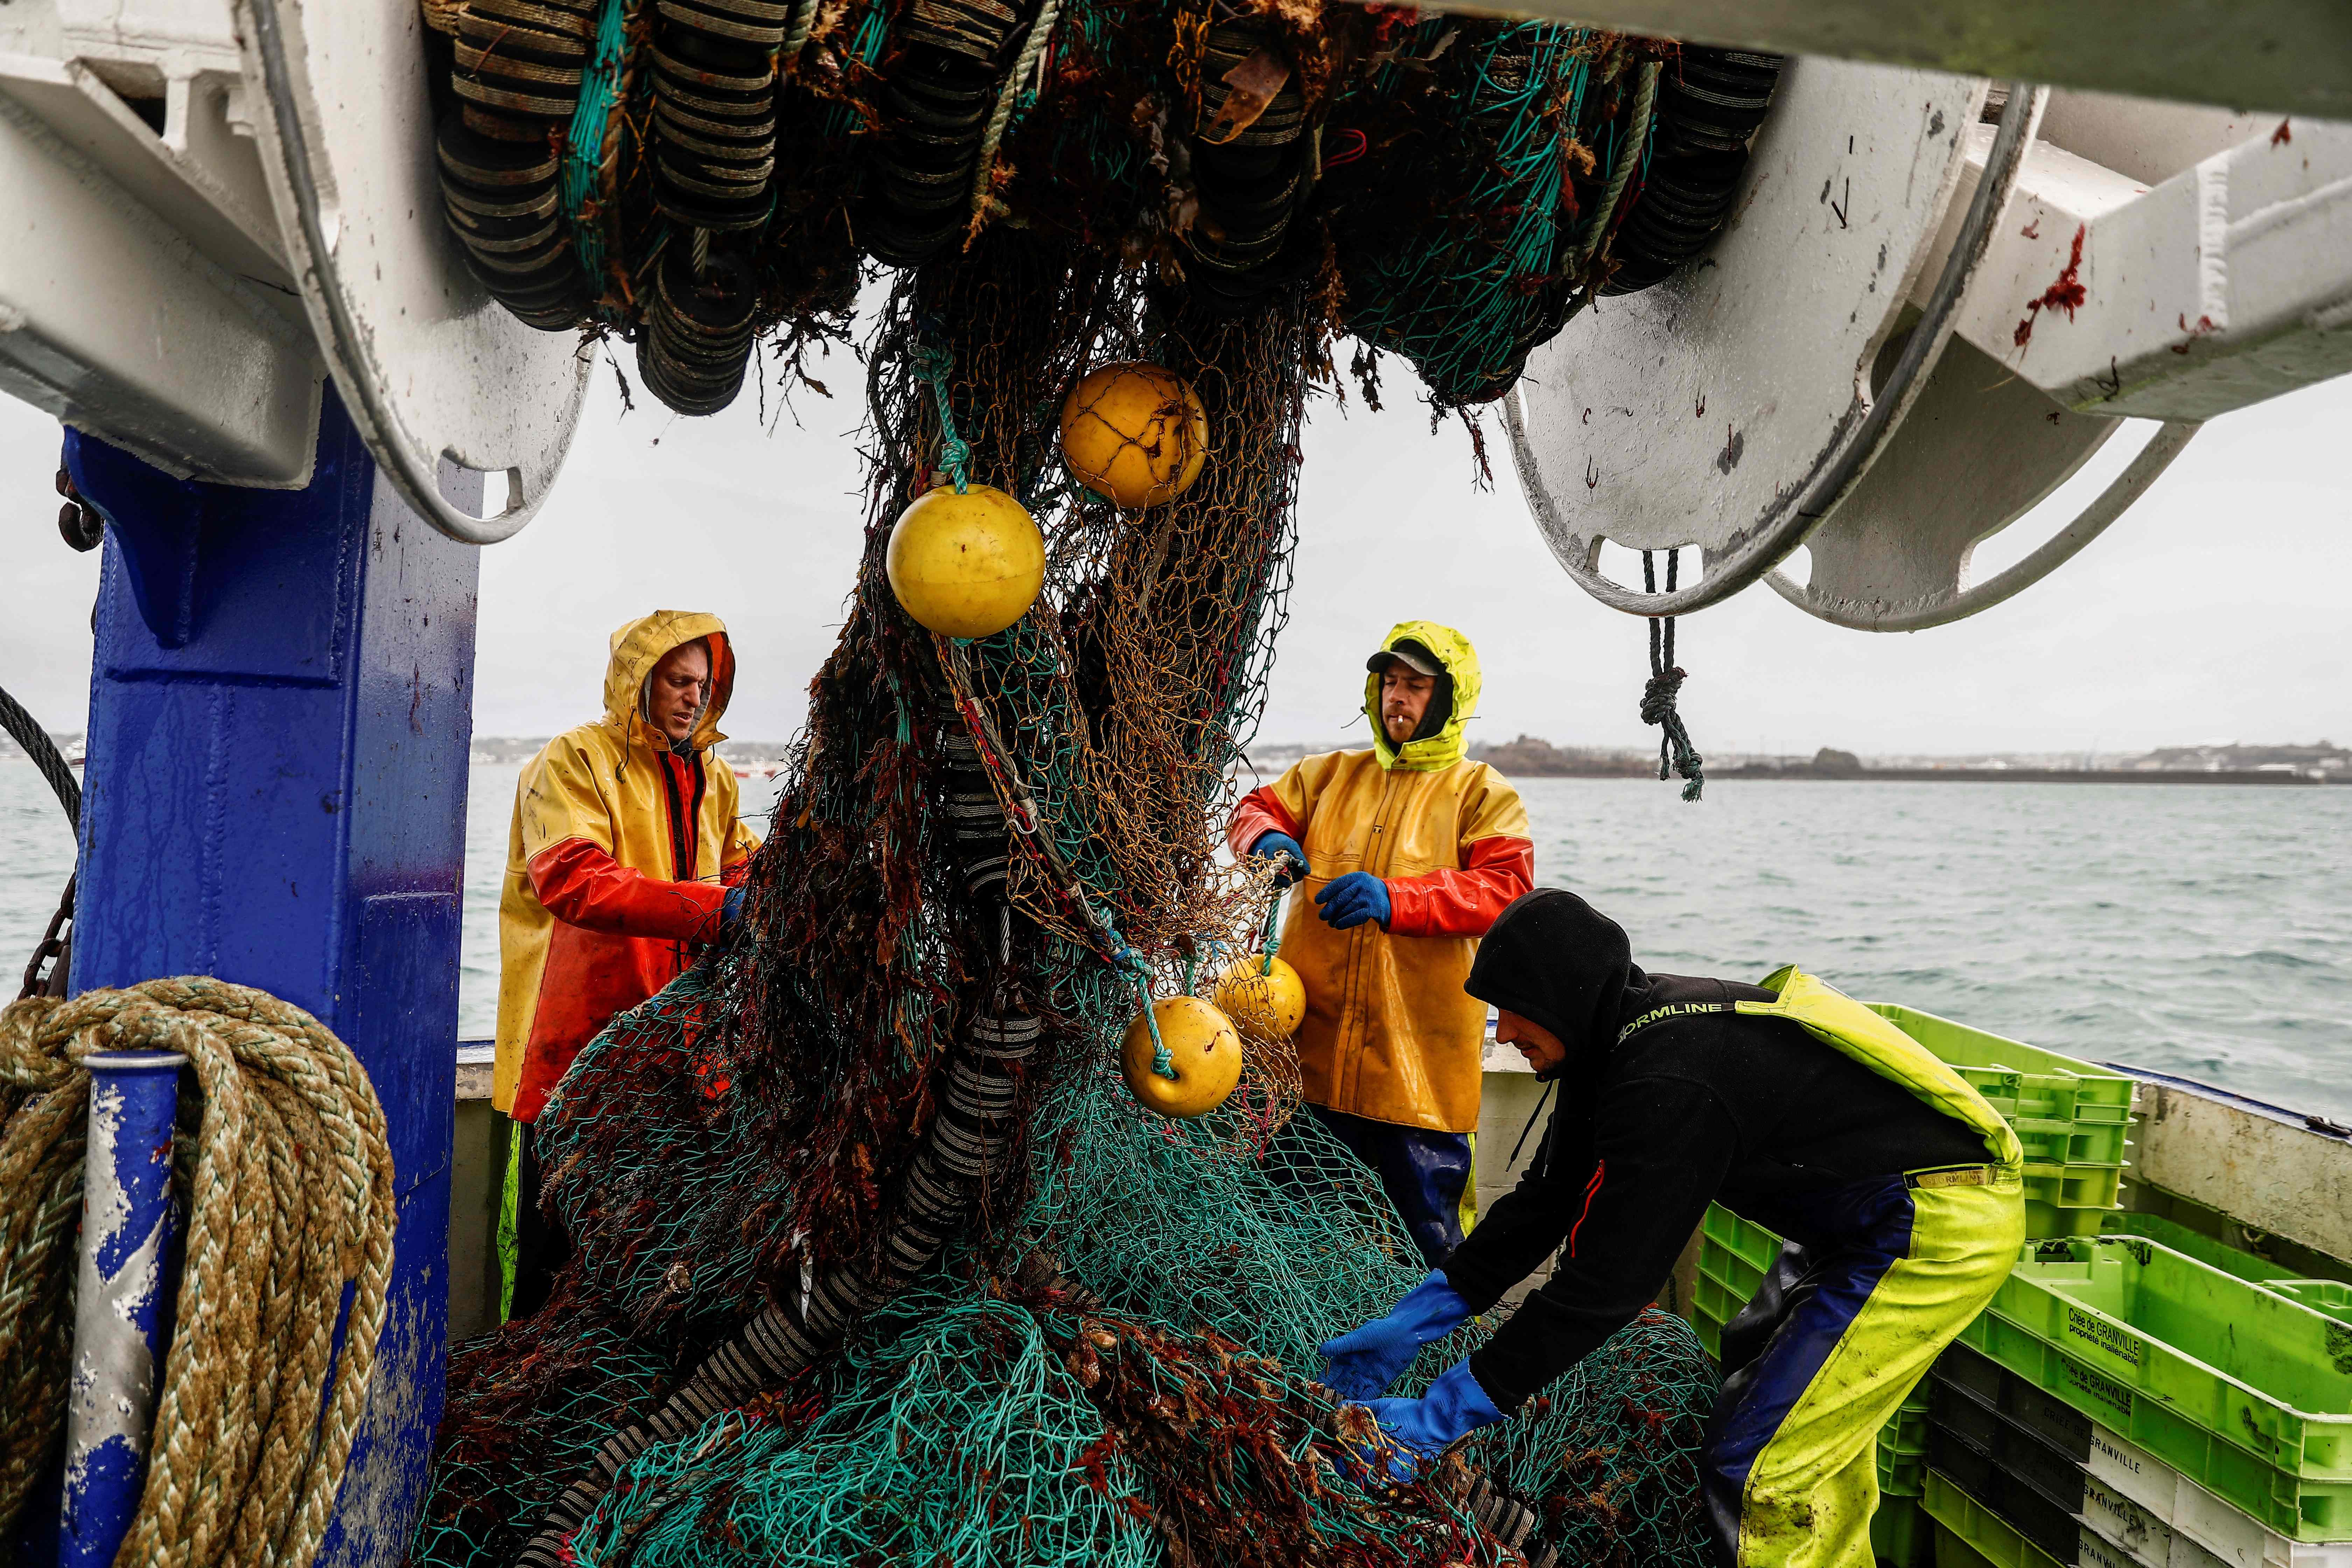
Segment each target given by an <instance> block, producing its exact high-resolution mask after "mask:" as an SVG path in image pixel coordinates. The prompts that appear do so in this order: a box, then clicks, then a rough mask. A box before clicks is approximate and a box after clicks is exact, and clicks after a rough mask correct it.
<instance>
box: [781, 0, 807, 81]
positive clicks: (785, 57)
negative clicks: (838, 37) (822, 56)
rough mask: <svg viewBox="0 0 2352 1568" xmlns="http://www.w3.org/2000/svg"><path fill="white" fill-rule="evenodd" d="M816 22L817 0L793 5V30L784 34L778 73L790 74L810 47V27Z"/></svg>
mask: <svg viewBox="0 0 2352 1568" xmlns="http://www.w3.org/2000/svg"><path fill="white" fill-rule="evenodd" d="M815 22H816V0H800V4H799V5H794V6H793V24H792V31H790V32H788V33H786V34H785V35H784V47H782V49H781V50H779V51H778V52H777V55H776V71H777V74H778V75H780V76H782V75H788V74H790V72H791V71H792V68H793V65H794V64H795V63H797V62H798V61H799V59H800V58H801V51H802V50H803V49H804V48H806V47H808V41H809V29H810V27H812V26H814V25H815Z"/></svg>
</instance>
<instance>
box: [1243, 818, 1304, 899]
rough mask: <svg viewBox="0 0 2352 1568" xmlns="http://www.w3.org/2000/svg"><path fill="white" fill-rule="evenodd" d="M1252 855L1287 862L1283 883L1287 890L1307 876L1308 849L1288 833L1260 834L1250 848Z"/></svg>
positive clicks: (1269, 832)
mask: <svg viewBox="0 0 2352 1568" xmlns="http://www.w3.org/2000/svg"><path fill="white" fill-rule="evenodd" d="M1250 853H1251V854H1253V855H1263V856H1265V857H1267V858H1270V859H1277V860H1281V861H1283V862H1285V868H1284V870H1283V873H1282V883H1281V885H1282V886H1283V887H1288V886H1290V884H1291V883H1293V882H1297V881H1300V880H1302V879H1305V877H1306V875H1307V849H1306V847H1305V846H1304V845H1302V844H1300V843H1299V842H1298V840H1297V839H1296V838H1293V837H1291V836H1290V835H1289V834H1287V833H1276V832H1272V831H1268V832H1265V833H1261V834H1259V835H1258V836H1257V842H1256V843H1255V844H1253V845H1251V846H1250Z"/></svg>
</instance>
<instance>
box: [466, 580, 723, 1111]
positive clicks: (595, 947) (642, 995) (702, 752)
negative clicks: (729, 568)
mask: <svg viewBox="0 0 2352 1568" xmlns="http://www.w3.org/2000/svg"><path fill="white" fill-rule="evenodd" d="M697 637H700V638H703V639H705V640H706V641H707V642H708V644H709V648H710V705H709V707H708V708H707V709H706V710H704V711H703V714H702V717H701V719H700V721H698V723H697V725H696V728H695V731H694V734H693V737H692V739H691V742H690V753H689V754H688V755H683V756H681V755H679V754H678V753H677V752H675V751H674V750H672V749H671V747H670V746H669V744H668V743H667V740H666V738H664V737H662V736H660V735H659V734H658V732H656V731H654V730H653V729H652V728H651V727H650V726H649V725H648V724H647V723H646V721H645V719H644V717H643V714H644V692H645V688H646V679H647V677H649V676H650V675H652V673H653V669H654V666H655V665H656V664H658V663H659V662H660V661H661V659H662V657H663V656H664V655H666V654H667V653H668V652H669V651H670V650H671V649H672V648H675V647H679V646H681V645H683V644H685V643H688V642H691V641H693V640H694V639H695V638H697ZM734 689H735V656H734V654H733V652H732V651H731V650H730V647H729V646H728V641H727V627H726V626H725V625H724V624H723V623H722V622H721V621H720V620H719V617H718V616H704V615H692V614H688V613H686V612H683V611H678V610H657V611H656V612H655V613H654V614H652V615H650V616H646V617H644V618H643V619H641V620H635V621H631V622H630V623H629V624H628V625H626V626H623V627H622V628H621V629H620V630H618V631H616V632H614V634H613V640H612V662H611V664H610V665H609V667H608V668H606V670H605V672H604V717H603V718H602V719H600V720H598V721H596V722H594V723H593V724H583V725H581V726H580V727H579V728H578V729H576V730H572V731H566V732H565V733H563V734H561V735H558V736H557V737H556V738H555V739H554V740H552V741H550V742H548V743H547V746H546V749H545V750H543V751H541V752H540V753H539V755H538V756H537V757H535V758H533V759H532V760H531V762H530V765H529V766H527V767H525V768H524V769H523V771H522V777H521V779H520V781H519V782H518V783H517V784H516V785H515V809H514V826H513V828H512V830H511V832H510V833H509V837H508V842H507V871H506V881H505V885H504V887H503V888H502V889H500V892H499V966H500V973H499V1033H498V1069H497V1074H496V1076H495V1078H494V1079H493V1081H492V1085H491V1091H490V1099H491V1103H492V1104H493V1105H495V1106H496V1107H497V1108H498V1109H499V1110H503V1111H505V1112H506V1113H507V1114H508V1115H509V1116H511V1117H513V1118H514V1119H515V1120H516V1121H537V1120H538V1119H539V1113H540V1110H541V1109H542V1108H543V1107H544V1106H545V1105H546V1103H547V1097H548V1095H549V1094H550V1093H551V1091H552V1090H553V1089H554V1088H555V1086H556V1084H557V1083H558V1082H559V1081H561V1080H562V1077H563V1074H564V1071H565V1069H566V1068H570V1067H571V1065H572V1058H573V1057H575V1056H577V1055H579V1053H580V1047H582V1046H584V1045H586V1044H587V1043H588V1042H589V1041H590V1040H591V1039H593V1038H594V1037H595V1036H596V1035H597V1033H598V1032H599V1031H600V1030H602V1029H603V1028H604V1026H605V1025H606V1024H608V1023H610V1022H611V1021H612V1019H613V1017H614V1015H616V1014H619V1013H621V1012H624V1011H625V1010H626V1009H628V1008H631V1007H634V1006H635V1005H637V1004H638V1003H640V1002H642V1001H644V1000H645V999H646V997H648V996H651V995H652V994H654V993H655V992H656V991H658V990H660V989H661V988H662V987H663V986H665V985H667V984H669V983H670V981H672V980H673V979H675V978H677V975H679V974H680V973H683V972H684V971H685V969H686V967H687V965H688V963H690V962H692V958H693V951H694V949H695V948H696V947H697V946H698V945H699V944H700V943H702V942H708V941H709V940H710V938H711V937H712V936H714V935H715V934H716V933H717V931H718V924H719V906H720V904H721V903H722V902H724V900H725V898H726V892H727V889H726V886H725V881H726V880H730V878H728V876H727V874H728V873H729V872H730V871H731V870H733V869H734V868H738V867H740V866H741V864H742V863H743V861H744V859H745V858H746V857H748V856H749V855H750V854H751V851H752V850H753V849H755V848H757V847H759V840H758V839H757V838H755V837H752V835H751V831H750V830H749V829H748V828H746V827H745V826H743V824H742V823H741V822H740V821H739V820H738V819H737V817H736V815H735V808H736V789H735V771H734V770H733V769H732V768H730V767H729V766H728V765H727V763H725V762H724V761H723V760H720V759H718V758H715V757H713V756H712V755H711V754H710V748H711V747H712V746H713V745H714V744H716V743H717V742H719V741H721V740H724V739H725V738H726V737H725V736H723V735H721V734H720V733H719V715H720V714H721V713H723V712H725V711H726V710H727V700H728V698H729V697H730V695H731V694H732V693H733V691H734Z"/></svg>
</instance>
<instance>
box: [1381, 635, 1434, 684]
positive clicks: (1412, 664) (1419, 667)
mask: <svg viewBox="0 0 2352 1568" xmlns="http://www.w3.org/2000/svg"><path fill="white" fill-rule="evenodd" d="M1391 659H1393V660H1395V661H1396V662H1397V663H1399V664H1401V665H1403V666H1404V667H1405V668H1407V669H1411V670H1416V671H1418V672H1419V673H1421V674H1423V675H1431V676H1437V675H1444V673H1445V666H1444V665H1443V664H1441V663H1439V662H1438V658H1437V656H1436V655H1435V654H1433V653H1432V652H1430V651H1429V650H1428V649H1427V648H1425V647H1422V646H1421V644H1419V643H1417V642H1413V641H1412V640H1411V639H1407V640H1406V641H1404V642H1401V643H1399V644H1397V645H1396V647H1384V648H1382V649H1381V651H1380V652H1378V653H1376V654H1374V655H1372V657H1371V658H1368V659H1366V660H1364V668H1365V669H1367V670H1369V671H1370V673H1372V674H1374V675H1384V674H1386V673H1387V672H1388V668H1389V661H1390V660H1391Z"/></svg>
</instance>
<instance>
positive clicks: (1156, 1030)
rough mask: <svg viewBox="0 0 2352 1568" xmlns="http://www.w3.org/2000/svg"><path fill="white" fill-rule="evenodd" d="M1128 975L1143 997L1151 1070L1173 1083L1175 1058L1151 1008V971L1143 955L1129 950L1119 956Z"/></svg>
mask: <svg viewBox="0 0 2352 1568" xmlns="http://www.w3.org/2000/svg"><path fill="white" fill-rule="evenodd" d="M1119 958H1120V960H1121V962H1123V963H1126V964H1127V966H1128V970H1129V973H1131V974H1132V975H1134V977H1135V988H1136V990H1137V991H1139V992H1140V993H1141V994H1142V995H1143V1026H1144V1027H1145V1028H1147V1029H1149V1030H1150V1031H1151V1070H1152V1071H1153V1072H1155V1073H1157V1074H1159V1075H1160V1077H1161V1078H1164V1079H1169V1080H1170V1081H1171V1082H1173V1081H1174V1080H1175V1078H1176V1058H1175V1056H1174V1055H1173V1053H1171V1051H1170V1050H1169V1049H1168V1042H1167V1041H1165V1040H1163V1039H1161V1038H1160V1015H1159V1014H1158V1013H1156V1012H1154V1011H1152V1007H1151V969H1150V965H1148V964H1146V963H1144V962H1143V954H1141V953H1139V952H1136V951H1135V949H1133V948H1131V947H1130V948H1129V949H1128V950H1127V951H1126V952H1122V953H1120V954H1119Z"/></svg>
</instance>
